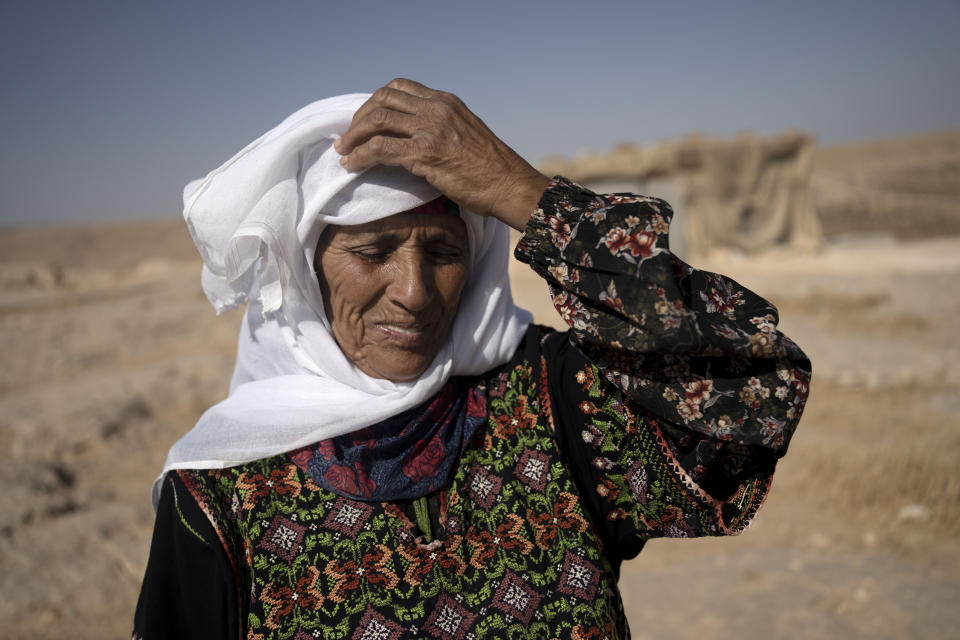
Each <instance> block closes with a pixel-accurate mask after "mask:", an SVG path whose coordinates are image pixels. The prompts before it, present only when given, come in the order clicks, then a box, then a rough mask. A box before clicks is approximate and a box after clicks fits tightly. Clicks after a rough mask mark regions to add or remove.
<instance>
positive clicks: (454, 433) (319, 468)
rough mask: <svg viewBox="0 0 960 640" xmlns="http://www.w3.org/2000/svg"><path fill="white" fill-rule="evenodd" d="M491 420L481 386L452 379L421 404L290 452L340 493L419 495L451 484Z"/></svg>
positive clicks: (376, 498) (373, 497)
mask: <svg viewBox="0 0 960 640" xmlns="http://www.w3.org/2000/svg"><path fill="white" fill-rule="evenodd" d="M486 418H487V401H486V394H485V390H484V388H483V385H482V384H476V385H471V384H470V383H469V381H468V379H466V378H451V379H450V381H449V382H447V384H445V385H444V386H443V388H442V389H440V391H438V392H437V394H436V395H435V396H434V397H433V398H431V399H430V400H428V401H427V402H425V403H423V404H422V405H420V406H418V407H414V408H413V409H410V410H408V411H404V412H403V413H400V414H398V415H395V416H393V417H392V418H388V419H387V420H384V421H383V422H380V423H377V424H375V425H372V426H369V427H366V428H365V429H361V430H360V431H354V432H353V433H348V434H346V435H343V436H340V437H337V438H332V439H330V440H321V441H320V442H318V443H316V444H313V445H310V446H308V447H304V448H303V449H298V450H297V451H294V452H291V454H290V458H291V459H292V460H293V462H294V463H295V464H296V465H297V466H298V467H300V468H301V469H303V470H305V471H306V472H307V474H308V475H309V476H310V477H311V478H313V480H314V481H315V482H316V483H317V484H319V485H320V486H322V487H324V488H326V489H329V490H330V491H333V492H334V493H336V494H337V495H339V496H343V497H345V498H351V499H353V500H367V501H372V502H380V501H395V500H406V499H412V498H419V497H421V496H425V495H428V494H430V493H433V492H434V491H436V490H437V489H440V488H441V487H444V486H446V485H447V483H448V480H449V476H450V473H451V472H452V470H453V469H454V468H455V467H454V463H455V462H456V461H457V460H458V459H459V458H460V454H461V453H462V452H463V450H464V448H465V447H466V446H467V444H468V443H469V442H470V438H472V437H473V433H474V432H475V431H476V430H477V427H479V426H480V425H481V424H483V422H484V421H485V420H486Z"/></svg>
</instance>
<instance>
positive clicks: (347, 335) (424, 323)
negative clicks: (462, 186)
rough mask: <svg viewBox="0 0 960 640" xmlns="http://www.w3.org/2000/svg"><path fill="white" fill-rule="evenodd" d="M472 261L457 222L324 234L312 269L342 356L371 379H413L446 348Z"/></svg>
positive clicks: (414, 222)
mask: <svg viewBox="0 0 960 640" xmlns="http://www.w3.org/2000/svg"><path fill="white" fill-rule="evenodd" d="M468 262H469V249H468V247H467V233H466V227H465V225H464V224H463V221H462V220H461V219H460V217H459V216H456V215H449V214H429V213H417V212H404V213H398V214H396V215H393V216H390V217H388V218H384V219H383V220H376V221H374V222H368V223H366V224H362V225H356V226H330V227H327V228H326V229H325V230H324V232H323V234H322V235H321V237H320V241H319V243H318V244H317V256H316V260H315V263H314V266H315V267H316V270H317V276H318V278H319V280H320V292H321V294H322V295H323V307H324V309H325V310H326V314H327V319H328V320H329V321H330V326H331V328H332V329H333V335H334V338H336V340H337V344H339V345H340V349H341V350H342V351H343V352H344V353H345V354H346V355H347V357H348V358H350V360H352V361H353V363H354V364H355V365H357V367H358V368H359V369H360V370H361V371H363V372H364V373H366V374H367V375H369V376H372V377H374V378H385V379H387V380H392V381H394V382H403V381H408V380H414V379H416V378H417V377H418V376H419V375H420V374H421V373H423V371H424V370H425V369H426V368H427V366H429V364H430V363H431V362H432V361H433V358H434V356H436V355H437V353H438V352H439V351H440V349H441V348H442V347H443V345H444V343H445V342H446V339H447V334H448V333H449V332H450V327H451V326H452V324H453V319H454V317H455V316H456V314H457V305H458V304H459V302H460V293H461V291H462V290H463V285H464V283H465V282H466V280H467V275H468V273H469V267H468Z"/></svg>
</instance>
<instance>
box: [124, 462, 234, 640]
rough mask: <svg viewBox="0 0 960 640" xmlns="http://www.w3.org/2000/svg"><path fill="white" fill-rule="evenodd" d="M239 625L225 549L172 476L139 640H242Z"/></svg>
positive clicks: (143, 596) (160, 512) (160, 510)
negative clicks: (238, 639)
mask: <svg viewBox="0 0 960 640" xmlns="http://www.w3.org/2000/svg"><path fill="white" fill-rule="evenodd" d="M181 514H182V518H181ZM191 529H192V530H191ZM201 538H202V540H201ZM238 623H239V617H238V611H237V597H236V589H235V587H234V577H233V570H232V568H231V567H230V562H229V559H228V558H227V554H226V552H225V551H224V549H223V545H222V544H221V542H220V540H219V538H218V537H217V534H216V532H215V531H214V529H213V526H212V525H211V524H210V521H209V520H208V519H207V517H206V515H205V514H204V513H203V511H201V510H200V507H199V506H198V505H197V502H196V500H194V498H193V496H192V495H190V492H189V491H188V490H187V487H186V486H185V485H184V484H183V481H182V480H181V479H180V477H179V476H178V475H177V474H176V473H170V474H167V478H166V480H165V481H164V485H163V491H162V493H161V494H160V504H159V506H158V507H157V519H156V524H155V525H154V530H153V541H152V543H151V545H150V558H149V560H148V562H147V570H146V573H145V574H144V578H143V587H142V588H141V591H140V599H139V600H138V601H137V610H136V614H135V615H134V632H133V638H135V639H137V638H143V639H144V640H165V639H170V640H174V639H177V640H191V639H193V638H196V639H197V640H201V639H204V640H210V639H218V638H224V639H230V640H236V639H237V638H239V637H240V629H239V624H238Z"/></svg>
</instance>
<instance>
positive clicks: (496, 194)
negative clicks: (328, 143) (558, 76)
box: [334, 78, 550, 230]
mask: <svg viewBox="0 0 960 640" xmlns="http://www.w3.org/2000/svg"><path fill="white" fill-rule="evenodd" d="M334 146H335V148H336V150H337V151H338V152H339V153H341V154H342V155H343V158H342V160H341V164H342V165H343V166H344V167H345V168H346V169H348V170H350V171H360V170H362V169H366V168H368V167H371V166H373V165H376V164H386V165H395V166H401V167H403V168H405V169H406V170H408V171H410V172H411V173H413V174H415V175H418V176H421V177H423V178H425V179H426V180H427V181H428V182H429V183H430V184H432V185H433V186H434V187H435V188H436V189H437V190H439V191H441V192H442V193H444V194H445V195H446V196H447V197H449V198H450V199H451V200H454V201H455V202H456V203H457V204H459V205H460V206H462V207H463V208H465V209H467V210H469V211H472V212H473V213H476V214H478V215H482V216H487V215H491V216H494V217H495V218H497V219H499V220H501V221H502V222H504V223H506V224H508V225H510V226H512V227H514V228H515V229H519V230H523V229H524V227H525V226H526V223H527V220H528V219H529V217H530V214H531V213H532V212H533V210H534V209H535V208H536V205H537V201H538V200H539V199H540V196H541V194H542V193H543V191H544V190H545V189H546V187H547V185H548V183H549V182H550V180H549V179H548V178H547V177H546V176H544V175H543V174H541V173H540V172H538V171H537V170H536V169H534V168H533V167H532V166H530V164H529V163H527V162H526V161H525V160H524V159H523V158H521V157H520V156H519V155H518V154H517V153H516V152H515V151H514V150H513V149H511V148H510V147H508V146H507V145H506V144H504V142H503V141H502V140H500V139H499V138H498V137H497V136H496V135H494V133H493V132H492V131H490V129H489V128H487V126H486V125H485V124H484V123H483V121H482V120H480V118H478V117H477V116H476V115H474V113H473V112H471V111H470V110H469V109H468V108H467V107H466V105H464V104H463V102H462V101H461V100H460V99H459V98H458V97H456V96H455V95H453V94H450V93H446V92H443V91H435V90H433V89H430V88H428V87H425V86H423V85H422V84H419V83H417V82H414V81H412V80H405V79H403V78H397V79H395V80H392V81H390V83H389V84H387V85H386V86H385V87H381V88H380V89H377V91H376V92H375V93H374V94H373V96H372V97H371V98H370V99H369V100H368V101H367V102H366V103H364V104H363V106H361V107H360V109H359V110H358V111H357V113H356V115H354V117H353V121H352V123H351V124H350V128H349V129H348V130H347V132H346V133H344V135H343V136H342V137H341V138H340V139H339V140H338V141H337V142H336V144H335V145H334Z"/></svg>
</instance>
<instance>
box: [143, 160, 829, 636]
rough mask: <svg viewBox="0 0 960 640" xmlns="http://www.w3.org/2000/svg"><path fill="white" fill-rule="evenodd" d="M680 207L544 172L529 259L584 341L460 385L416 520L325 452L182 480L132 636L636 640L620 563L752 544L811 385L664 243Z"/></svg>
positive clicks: (761, 328)
mask: <svg viewBox="0 0 960 640" xmlns="http://www.w3.org/2000/svg"><path fill="white" fill-rule="evenodd" d="M669 217H670V209H669V207H668V205H666V203H664V202H663V201H660V200H657V199H652V198H644V197H639V196H630V195H608V196H599V195H596V194H593V193H591V192H589V191H586V190H584V189H582V188H580V187H578V186H577V185H574V184H572V183H569V182H567V181H565V180H563V179H557V180H555V181H554V183H553V184H552V185H551V187H550V188H549V189H548V190H547V191H546V193H545V194H544V196H543V198H542V200H541V202H540V204H539V208H538V209H537V211H536V212H535V213H534V215H533V217H532V219H531V221H530V223H529V225H528V227H527V229H526V233H525V234H524V236H523V238H522V239H521V241H520V243H519V244H518V246H517V248H516V251H515V255H516V257H517V258H518V259H519V260H521V261H524V262H527V263H529V264H530V265H531V266H532V267H533V269H534V270H535V271H536V272H537V273H538V274H540V275H541V276H543V278H544V279H545V280H546V281H547V283H548V285H549V287H550V289H551V293H552V294H553V299H554V303H555V305H556V307H557V309H558V310H559V312H560V313H561V315H562V316H563V318H564V319H565V320H566V321H567V323H568V324H569V325H570V327H571V328H570V330H569V331H567V332H565V333H560V332H556V331H554V330H551V329H548V328H545V327H531V328H530V329H529V330H528V331H527V334H526V336H525V338H524V340H523V342H522V343H521V345H520V347H519V348H518V349H517V351H516V354H515V355H514V357H513V359H512V360H511V361H510V362H508V363H506V364H504V365H502V366H499V367H496V368H495V369H493V370H491V371H489V372H487V373H486V374H484V375H481V376H476V377H471V378H456V379H454V381H453V384H454V385H455V386H457V388H460V389H462V390H466V391H464V393H469V394H472V395H470V396H469V398H468V401H469V402H470V406H469V409H468V411H467V416H468V417H467V419H468V420H471V419H474V418H476V416H477V411H478V407H480V408H482V409H483V412H482V413H481V414H480V415H485V419H480V420H475V422H476V424H472V425H470V428H471V429H472V433H473V435H472V437H470V438H469V439H468V441H467V442H466V444H465V446H464V447H463V448H462V451H461V452H460V454H459V456H458V457H456V460H455V466H454V468H453V469H452V470H451V472H450V479H449V481H448V482H447V483H446V486H443V487H442V488H440V489H438V490H437V491H435V492H433V493H431V494H430V496H429V499H428V500H427V501H426V506H424V501H422V500H395V501H392V502H376V501H370V500H356V499H352V498H348V497H343V495H338V494H342V493H343V488H344V487H348V488H350V487H352V488H354V489H356V492H357V494H358V496H361V497H362V496H363V495H364V494H365V493H366V492H367V491H368V490H366V489H363V486H364V482H374V483H375V482H376V481H375V480H370V479H369V477H368V474H366V472H363V473H355V474H353V475H350V474H348V475H347V476H345V477H340V478H339V479H338V478H337V477H336V474H328V475H326V476H325V475H324V474H325V473H327V472H328V471H329V469H330V468H331V463H330V460H331V459H333V456H334V453H332V449H330V447H331V446H333V445H331V444H330V442H331V441H327V443H326V444H323V445H320V444H318V445H315V446H312V447H306V448H303V449H299V450H297V451H292V452H289V453H287V454H284V455H278V456H274V457H271V458H267V459H260V460H256V461H253V462H249V463H245V464H242V465H238V466H234V467H230V468H227V469H219V470H178V471H175V472H171V473H169V474H168V475H167V478H166V481H165V483H164V486H163V490H162V495H161V500H160V505H159V510H158V513H157V524H156V530H155V532H154V538H153V546H152V550H151V556H150V561H149V565H148V568H147V573H146V578H145V581H144V585H143V591H142V593H141V596H140V601H139V604H138V607H137V613H136V620H135V629H136V630H135V632H134V637H135V638H145V639H153V638H174V637H175V638H193V637H196V638H249V639H251V640H253V639H257V640H260V639H263V640H266V639H275V638H294V639H296V640H306V639H314V638H325V639H333V638H336V639H350V640H360V639H372V638H381V639H388V638H389V639H395V638H459V639H468V638H469V639H477V640H479V639H481V638H626V637H629V631H628V629H627V624H626V618H625V615H624V612H623V605H622V602H621V599H620V594H619V591H618V589H617V577H618V573H619V568H620V564H621V562H622V561H623V560H625V559H629V558H632V557H634V556H635V555H636V554H637V553H638V552H639V551H640V549H641V548H642V546H643V544H644V542H645V541H646V540H648V539H650V538H654V537H693V536H701V535H727V534H734V533H739V532H740V531H742V530H743V529H744V528H745V527H746V526H747V524H749V522H750V520H751V519H752V518H753V516H754V514H755V513H756V511H757V509H758V508H759V506H760V504H761V502H762V501H763V499H764V497H765V496H766V493H767V491H768V490H769V487H770V481H771V477H772V474H773V470H774V466H775V463H776V460H777V459H778V458H779V457H780V456H782V455H783V454H784V453H785V451H786V447H787V444H788V442H789V439H790V436H791V434H792V433H793V430H794V428H795V426H796V424H797V421H798V420H799V418H800V415H801V413H802V411H803V407H804V403H805V402H806V399H807V393H808V389H809V380H810V364H809V361H808V360H807V359H806V357H805V356H804V355H803V353H802V352H801V351H800V349H799V348H798V347H797V346H796V345H795V344H794V343H793V342H791V341H790V340H789V339H788V338H786V337H785V336H783V335H782V334H781V333H779V332H778V331H777V329H776V323H777V312H776V310H775V309H774V308H773V307H772V306H771V305H770V304H769V303H767V302H766V301H764V300H763V299H761V298H759V297H758V296H756V295H755V294H753V293H751V292H750V291H748V290H746V289H744V288H743V287H741V286H740V285H738V284H737V283H736V282H733V281H732V280H730V279H728V278H725V277H723V276H720V275H716V274H712V273H707V272H703V271H697V270H695V269H693V268H691V267H689V266H688V265H686V264H684V263H683V262H681V261H680V260H678V259H677V258H676V257H674V256H673V255H672V254H671V253H670V252H669V251H668V249H667V245H666V237H667V225H668V222H669ZM441 393H443V392H441ZM317 410H318V411H322V410H323V408H322V407H318V408H317ZM360 433H361V434H362V432H360ZM360 437H361V436H360V435H358V434H350V435H349V436H346V437H345V438H347V440H342V439H340V440H335V441H333V442H339V444H337V445H336V446H340V445H341V444H342V445H343V451H347V450H348V449H350V446H351V445H353V444H355V443H356V441H357V439H358V438H360ZM351 438H352V440H350V439H351ZM438 446H441V450H442V448H443V445H438ZM344 455H346V454H344ZM418 459H419V460H420V464H421V466H420V467H417V468H416V469H410V468H407V469H406V470H404V471H403V473H408V474H412V477H417V476H416V474H417V473H421V474H423V475H424V476H429V475H430V474H432V473H434V472H435V471H436V469H435V467H436V465H433V466H431V464H430V460H431V459H432V458H431V456H430V455H424V456H420V457H419V458H418ZM424 465H425V467H424ZM343 466H344V468H348V465H343ZM356 468H357V469H358V470H362V466H360V465H357V467H356ZM331 482H334V483H339V484H338V487H339V488H340V491H338V492H336V493H335V492H334V491H332V490H331V489H330V488H328V487H329V485H330V484H331ZM351 483H352V484H351ZM325 485H326V486H325Z"/></svg>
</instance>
